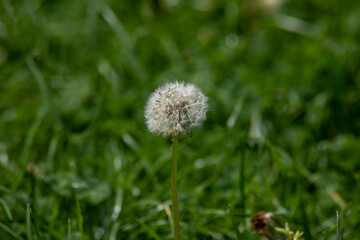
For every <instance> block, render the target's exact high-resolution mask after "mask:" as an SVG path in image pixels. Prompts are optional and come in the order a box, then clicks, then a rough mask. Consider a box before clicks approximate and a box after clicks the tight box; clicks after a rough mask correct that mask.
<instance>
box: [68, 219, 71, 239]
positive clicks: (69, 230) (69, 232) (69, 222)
mask: <svg viewBox="0 0 360 240" xmlns="http://www.w3.org/2000/svg"><path fill="white" fill-rule="evenodd" d="M68 240H71V220H70V218H69V219H68Z"/></svg>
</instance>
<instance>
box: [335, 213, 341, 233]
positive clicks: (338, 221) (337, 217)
mask: <svg viewBox="0 0 360 240" xmlns="http://www.w3.org/2000/svg"><path fill="white" fill-rule="evenodd" d="M336 224H337V235H338V240H342V236H341V228H340V216H339V212H338V211H336Z"/></svg>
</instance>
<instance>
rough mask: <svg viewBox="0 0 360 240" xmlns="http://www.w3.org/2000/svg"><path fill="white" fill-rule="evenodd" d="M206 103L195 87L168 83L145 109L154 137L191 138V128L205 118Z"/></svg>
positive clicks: (204, 97)
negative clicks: (155, 135)
mask: <svg viewBox="0 0 360 240" xmlns="http://www.w3.org/2000/svg"><path fill="white" fill-rule="evenodd" d="M207 101H208V98H207V97H206V96H205V95H204V94H203V93H202V91H201V90H200V89H199V88H198V87H196V86H195V85H193V84H189V83H187V84H186V83H182V82H173V83H167V84H165V85H163V86H161V87H159V88H158V89H157V90H156V91H155V92H154V93H153V94H152V95H151V96H150V98H149V100H148V102H147V105H146V109H145V118H146V125H147V127H148V129H149V131H150V132H153V133H155V134H162V135H164V136H170V135H175V136H181V135H183V134H188V135H190V136H191V128H194V127H198V126H200V125H201V124H202V123H203V121H204V120H205V119H206V111H207Z"/></svg>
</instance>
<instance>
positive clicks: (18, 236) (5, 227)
mask: <svg viewBox="0 0 360 240" xmlns="http://www.w3.org/2000/svg"><path fill="white" fill-rule="evenodd" d="M0 228H1V229H3V230H4V231H5V232H7V233H8V234H9V235H11V236H12V237H13V238H15V239H17V240H24V239H23V238H22V237H21V236H20V235H18V234H17V233H16V232H14V231H13V230H12V229H11V228H9V227H8V226H6V225H5V224H3V223H2V222H0Z"/></svg>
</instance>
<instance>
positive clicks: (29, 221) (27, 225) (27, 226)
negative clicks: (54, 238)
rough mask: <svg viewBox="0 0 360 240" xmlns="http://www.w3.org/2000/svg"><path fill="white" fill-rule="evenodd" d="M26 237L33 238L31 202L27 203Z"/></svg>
mask: <svg viewBox="0 0 360 240" xmlns="http://www.w3.org/2000/svg"><path fill="white" fill-rule="evenodd" d="M26 237H27V239H28V240H31V239H32V237H31V219H30V203H28V204H27V205H26Z"/></svg>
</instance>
